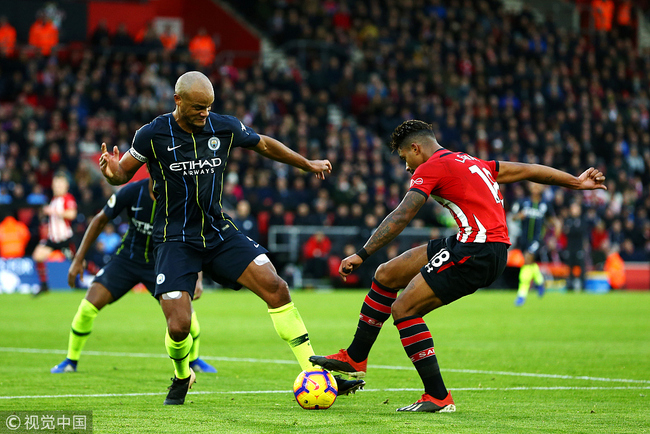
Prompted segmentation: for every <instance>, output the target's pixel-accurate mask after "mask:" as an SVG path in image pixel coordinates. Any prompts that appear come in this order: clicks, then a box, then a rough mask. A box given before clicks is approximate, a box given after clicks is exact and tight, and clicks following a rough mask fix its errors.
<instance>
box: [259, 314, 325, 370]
mask: <svg viewBox="0 0 650 434" xmlns="http://www.w3.org/2000/svg"><path fill="white" fill-rule="evenodd" d="M269 315H271V320H273V326H274V327H275V331H276V332H277V333H278V335H279V336H280V337H281V338H282V339H283V340H284V341H285V342H286V343H287V344H289V347H291V351H293V354H294V355H295V356H296V359H298V363H300V367H301V368H302V370H303V371H313V370H314V369H317V368H315V367H314V366H313V365H312V363H311V362H310V361H309V356H313V355H314V350H313V349H312V347H311V343H310V342H309V334H308V333H307V328H306V327H305V324H304V323H303V322H302V318H301V317H300V312H298V309H296V307H295V306H294V305H293V302H290V303H287V304H285V305H284V306H281V307H278V308H275V309H269Z"/></svg>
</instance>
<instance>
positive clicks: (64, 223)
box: [32, 172, 77, 295]
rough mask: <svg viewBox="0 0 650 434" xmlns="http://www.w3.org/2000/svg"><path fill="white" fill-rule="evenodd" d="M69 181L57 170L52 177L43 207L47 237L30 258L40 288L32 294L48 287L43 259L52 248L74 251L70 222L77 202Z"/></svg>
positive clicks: (37, 293) (75, 212)
mask: <svg viewBox="0 0 650 434" xmlns="http://www.w3.org/2000/svg"><path fill="white" fill-rule="evenodd" d="M69 189H70V182H69V181H68V176H67V175H66V174H65V173H64V172H57V173H56V174H55V175H54V177H53V178H52V195H53V198H52V201H51V202H50V204H49V205H46V206H44V207H43V212H44V213H45V215H47V216H48V221H47V238H46V239H43V240H41V242H40V243H39V244H38V245H37V246H36V248H35V249H34V253H33V254H32V259H33V260H34V262H35V263H36V271H37V273H38V280H39V281H40V283H41V286H40V289H39V290H38V291H37V292H36V294H34V295H39V294H42V293H44V292H46V291H48V290H49V289H50V288H49V286H48V284H47V267H46V265H45V261H46V260H47V258H48V257H49V256H50V254H51V253H52V252H53V251H54V250H61V251H62V252H63V254H64V255H66V256H69V257H71V256H72V253H73V252H74V244H73V242H72V235H73V234H72V227H71V226H70V222H71V221H72V220H74V219H75V218H77V202H76V201H75V199H74V196H72V194H70V193H69V192H68V190H69Z"/></svg>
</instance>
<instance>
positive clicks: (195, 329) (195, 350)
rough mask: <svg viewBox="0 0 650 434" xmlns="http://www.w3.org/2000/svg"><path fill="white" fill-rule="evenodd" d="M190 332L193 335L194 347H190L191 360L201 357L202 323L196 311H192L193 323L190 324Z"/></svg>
mask: <svg viewBox="0 0 650 434" xmlns="http://www.w3.org/2000/svg"><path fill="white" fill-rule="evenodd" d="M190 334H191V335H192V348H191V349H190V362H193V361H195V360H196V359H198V358H199V342H200V340H199V336H201V325H200V324H199V319H198V318H197V317H196V312H192V324H191V325H190Z"/></svg>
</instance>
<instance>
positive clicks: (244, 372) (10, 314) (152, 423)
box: [0, 291, 650, 434]
mask: <svg viewBox="0 0 650 434" xmlns="http://www.w3.org/2000/svg"><path fill="white" fill-rule="evenodd" d="M82 296H83V295H82V293H81V292H73V293H72V292H67V293H56V292H54V293H49V294H46V295H44V296H42V297H39V298H36V299H33V298H31V297H29V296H25V295H0V333H1V335H2V339H1V341H0V342H1V343H0V360H2V368H3V370H2V375H0V411H45V410H48V411H54V410H67V411H74V410H77V411H84V410H92V411H93V425H94V432H95V433H172V432H173V433H193V434H194V433H219V434H224V433H327V434H329V433H424V432H430V433H452V432H453V433H645V432H650V397H649V396H648V395H650V293H647V292H645V293H625V292H621V293H610V294H606V295H591V294H573V293H568V294H559V293H551V294H547V295H546V296H545V297H544V298H542V299H538V298H536V297H534V296H532V297H529V300H528V302H527V303H526V305H525V306H524V307H522V308H515V307H514V306H513V300H514V297H515V294H514V292H501V291H482V292H481V291H480V292H478V293H477V294H474V295H472V296H470V297H466V298H464V299H462V300H460V301H458V302H456V303H454V304H452V305H450V306H447V307H444V308H441V309H439V310H438V311H434V312H433V313H431V314H429V315H427V316H426V317H425V319H426V321H427V324H428V325H429V328H430V329H431V333H432V334H433V338H434V341H435V344H436V352H437V354H438V360H439V362H440V366H441V369H442V372H443V376H444V378H445V382H446V385H447V387H448V388H449V389H450V390H451V391H452V394H453V396H454V400H455V401H456V405H457V411H456V413H449V414H429V413H424V414H419V413H417V414H403V413H396V412H395V409H396V408H397V407H400V406H403V405H408V404H410V403H412V402H414V401H415V400H417V399H418V398H419V396H420V394H421V393H422V391H421V387H422V386H421V383H420V380H419V378H418V376H417V374H416V372H415V370H414V369H413V366H412V364H411V363H410V361H409V360H408V358H407V357H406V355H405V353H404V350H403V348H402V347H401V345H400V342H399V338H398V334H397V331H396V329H395V327H393V326H392V324H391V322H390V321H388V322H387V324H386V325H385V326H384V329H383V331H382V333H381V335H380V337H379V339H378V341H377V343H376V345H375V347H374V348H373V351H372V353H371V355H370V359H369V369H368V375H367V377H366V381H367V385H366V390H363V391H360V392H358V393H357V394H356V395H352V396H342V397H339V398H338V399H337V401H336V403H335V404H334V406H333V407H332V408H330V409H329V410H326V411H306V410H302V409H301V408H300V407H299V406H298V405H297V404H296V402H295V400H294V398H293V394H292V393H291V387H292V384H293V380H294V378H295V377H296V376H297V374H298V373H299V370H300V369H299V366H298V364H297V363H296V362H295V360H294V359H293V355H292V353H291V351H290V349H289V348H288V346H287V345H286V344H285V343H284V342H282V341H281V340H280V338H278V336H277V335H276V334H275V330H274V329H273V325H272V323H271V320H270V318H269V316H268V314H267V313H266V307H265V306H264V304H263V302H262V301H261V300H259V299H257V298H256V297H255V296H254V295H252V294H251V293H249V292H246V291H240V292H231V291H212V292H208V293H206V294H205V295H204V296H203V298H202V299H201V300H198V301H196V302H195V309H196V311H197V313H198V315H199V320H200V323H201V329H202V330H201V354H202V357H203V358H205V359H206V360H209V361H210V362H211V363H213V364H215V365H216V367H217V369H218V370H219V373H218V374H216V375H210V374H200V373H199V374H197V377H198V378H197V380H198V383H197V384H196V385H195V386H194V388H193V389H192V391H191V392H190V394H189V395H188V398H187V400H186V403H185V405H184V406H179V407H165V406H163V405H162V402H163V399H164V397H165V394H166V388H167V386H169V384H170V381H169V379H170V377H171V376H172V375H173V371H172V366H171V362H170V361H169V359H168V358H167V357H166V355H165V349H164V343H163V335H164V328H165V322H164V318H163V315H162V313H161V311H160V308H159V306H158V304H157V303H156V302H155V301H154V300H153V299H152V298H151V297H150V296H148V295H146V294H128V295H127V296H126V297H124V299H122V300H120V301H119V302H118V303H116V304H114V305H112V306H108V307H107V308H105V309H104V311H102V312H100V314H99V316H98V317H97V320H96V321H95V328H94V331H93V333H92V335H91V337H90V339H89V340H88V342H87V344H86V348H85V352H84V354H82V357H81V360H80V362H79V370H78V372H77V373H75V374H59V375H53V374H50V372H49V370H50V368H51V367H52V366H54V365H55V364H56V363H58V362H60V361H61V360H63V358H64V357H65V348H66V346H67V339H68V331H69V329H70V322H71V320H72V317H73V315H74V313H75V311H76V309H77V306H78V304H79V301H80V299H81V298H82ZM364 296H365V291H332V292H314V291H294V293H293V298H294V301H295V303H296V305H297V306H298V308H299V309H300V312H301V314H302V317H303V319H304V321H305V323H306V325H307V328H308V330H309V333H310V336H311V341H312V345H313V346H314V349H315V351H316V353H317V354H331V353H333V352H336V351H337V350H338V349H339V348H343V347H345V346H347V345H348V343H349V342H350V340H351V337H352V335H353V333H354V330H355V327H356V321H357V315H358V312H359V307H360V306H361V303H362V301H363V298H364ZM3 425H4V421H0V432H5V431H3V428H4V426H3ZM7 432H9V431H7ZM48 432H51V431H48Z"/></svg>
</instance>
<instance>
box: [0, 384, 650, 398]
mask: <svg viewBox="0 0 650 434" xmlns="http://www.w3.org/2000/svg"><path fill="white" fill-rule="evenodd" d="M449 390H451V391H464V392H468V391H469V392H482V391H495V390H496V391H517V390H523V391H527V390H550V391H553V390H650V386H632V387H622V386H621V387H570V386H567V387H564V386H557V387H456V388H450V389H449ZM363 391H364V392H422V389H413V388H401V389H395V388H390V389H363ZM291 392H292V391H291V390H235V391H230V392H222V391H205V392H188V395H247V394H255V395H260V394H275V393H291ZM162 395H167V392H142V393H93V394H88V395H81V394H77V395H72V394H67V395H22V396H0V400H1V399H48V398H119V397H124V396H162Z"/></svg>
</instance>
